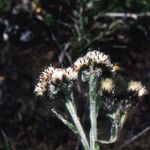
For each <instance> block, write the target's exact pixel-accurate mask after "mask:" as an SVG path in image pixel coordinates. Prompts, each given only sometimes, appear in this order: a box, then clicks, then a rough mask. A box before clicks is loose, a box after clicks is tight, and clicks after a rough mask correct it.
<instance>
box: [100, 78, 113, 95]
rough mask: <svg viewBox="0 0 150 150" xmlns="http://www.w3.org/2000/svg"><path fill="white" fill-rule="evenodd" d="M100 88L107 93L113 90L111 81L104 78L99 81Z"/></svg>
mask: <svg viewBox="0 0 150 150" xmlns="http://www.w3.org/2000/svg"><path fill="white" fill-rule="evenodd" d="M101 88H102V90H104V91H107V92H108V93H111V92H112V90H113V88H114V83H113V80H112V79H110V78H106V79H104V80H102V81H101Z"/></svg>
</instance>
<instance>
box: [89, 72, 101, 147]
mask: <svg viewBox="0 0 150 150" xmlns="http://www.w3.org/2000/svg"><path fill="white" fill-rule="evenodd" d="M97 86H98V76H97V75H94V74H92V75H91V76H90V79H89V102H90V121H91V129H90V150H100V147H99V146H98V145H96V141H97V116H98V110H97V106H96V105H97V104H98V103H97V101H98V100H99V99H98V95H99V94H98V93H97Z"/></svg>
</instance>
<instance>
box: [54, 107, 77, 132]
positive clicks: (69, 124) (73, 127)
mask: <svg viewBox="0 0 150 150" xmlns="http://www.w3.org/2000/svg"><path fill="white" fill-rule="evenodd" d="M52 112H53V113H54V114H55V115H56V116H57V118H58V119H59V120H61V121H62V122H63V123H64V124H65V125H66V126H67V127H68V128H69V129H70V130H72V131H73V132H74V133H75V134H78V130H77V128H76V127H75V126H74V125H73V124H72V123H70V122H69V121H68V120H66V119H65V118H64V117H63V116H62V115H61V114H59V113H57V112H56V111H55V110H54V109H52Z"/></svg>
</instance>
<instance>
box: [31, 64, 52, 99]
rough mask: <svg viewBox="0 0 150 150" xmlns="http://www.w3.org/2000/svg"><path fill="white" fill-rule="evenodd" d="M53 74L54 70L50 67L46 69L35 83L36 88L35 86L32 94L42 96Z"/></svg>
mask: <svg viewBox="0 0 150 150" xmlns="http://www.w3.org/2000/svg"><path fill="white" fill-rule="evenodd" d="M53 72H54V68H53V67H52V66H50V67H48V68H46V69H45V70H44V71H43V72H42V74H41V75H40V77H39V81H38V82H37V84H36V86H35V90H34V92H35V93H36V94H37V95H40V96H42V95H43V94H44V92H45V91H46V86H47V84H48V80H49V78H50V77H51V75H52V74H53Z"/></svg>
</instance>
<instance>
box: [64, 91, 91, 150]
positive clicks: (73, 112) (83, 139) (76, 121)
mask: <svg viewBox="0 0 150 150" xmlns="http://www.w3.org/2000/svg"><path fill="white" fill-rule="evenodd" d="M70 95H71V96H70V97H71V99H70V98H69V97H66V98H67V99H66V102H65V105H66V107H67V110H68V111H69V113H70V115H71V117H72V120H73V122H74V124H75V126H76V128H77V130H78V133H79V136H80V139H81V142H82V145H83V147H84V150H90V148H89V143H88V141H87V138H86V135H85V132H84V130H83V128H82V125H81V123H80V120H79V118H78V116H77V112H76V108H75V105H74V103H73V102H72V100H73V96H72V94H70ZM68 98H69V99H68Z"/></svg>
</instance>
